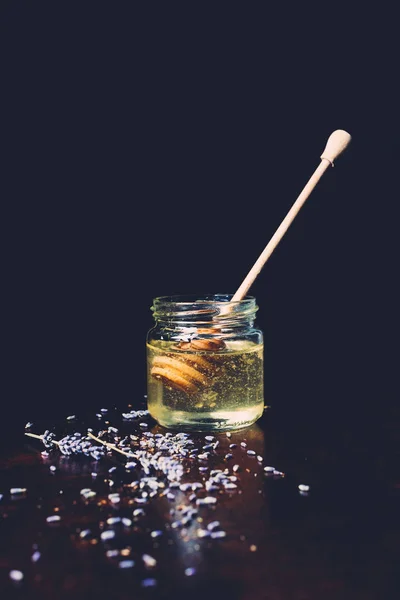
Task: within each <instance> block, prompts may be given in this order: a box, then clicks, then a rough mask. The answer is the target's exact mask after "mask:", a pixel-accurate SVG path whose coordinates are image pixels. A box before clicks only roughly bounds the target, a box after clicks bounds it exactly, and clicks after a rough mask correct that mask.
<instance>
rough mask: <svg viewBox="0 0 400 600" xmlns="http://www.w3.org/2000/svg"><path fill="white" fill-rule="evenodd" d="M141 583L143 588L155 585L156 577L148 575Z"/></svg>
mask: <svg viewBox="0 0 400 600" xmlns="http://www.w3.org/2000/svg"><path fill="white" fill-rule="evenodd" d="M141 585H142V587H144V588H148V587H155V586H156V585H157V579H153V578H152V577H149V578H148V579H143V580H142V583H141Z"/></svg>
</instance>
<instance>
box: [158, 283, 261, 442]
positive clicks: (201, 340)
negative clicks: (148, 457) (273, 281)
mask: <svg viewBox="0 0 400 600" xmlns="http://www.w3.org/2000/svg"><path fill="white" fill-rule="evenodd" d="M231 298H232V295H229V294H216V295H204V296H162V297H159V298H155V299H154V301H153V306H152V308H151V310H152V312H153V316H154V320H155V326H154V327H153V328H152V329H151V330H150V331H149V332H148V335H147V403H148V409H149V411H150V414H151V415H152V417H153V418H154V419H155V420H156V421H157V422H158V423H159V424H160V425H162V426H164V427H168V428H172V429H180V430H183V431H185V430H186V431H190V430H191V431H214V430H219V431H227V430H229V429H240V428H242V427H247V426H248V425H251V424H252V423H254V422H255V421H256V420H257V419H258V418H259V417H260V416H261V415H262V413H263V410H264V393H263V392H264V390H263V379H264V377H263V376H264V367H263V350H264V346H263V334H262V332H261V331H260V330H259V329H256V328H255V327H254V321H255V315H256V312H257V310H258V307H257V305H256V301H255V298H253V297H249V296H248V297H246V298H244V299H243V300H240V301H234V302H232V301H231Z"/></svg>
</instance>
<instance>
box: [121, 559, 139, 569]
mask: <svg viewBox="0 0 400 600" xmlns="http://www.w3.org/2000/svg"><path fill="white" fill-rule="evenodd" d="M118 566H119V568H120V569H131V568H132V567H134V566H135V561H134V560H121V561H120V562H119V563H118Z"/></svg>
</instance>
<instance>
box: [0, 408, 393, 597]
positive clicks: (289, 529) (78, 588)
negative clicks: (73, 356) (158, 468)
mask: <svg viewBox="0 0 400 600" xmlns="http://www.w3.org/2000/svg"><path fill="white" fill-rule="evenodd" d="M107 418H108V419H109V422H110V423H111V424H113V425H114V424H115V425H116V426H118V427H119V428H121V430H124V431H125V433H134V431H138V430H139V432H140V431H143V429H142V430H140V429H138V424H137V422H135V423H130V422H123V423H119V422H118V423H115V420H114V413H113V414H111V413H110V414H109V415H108V416H107V417H105V419H107ZM91 420H92V422H93V423H94V424H93V423H92V425H91V426H92V427H93V428H97V431H98V430H99V428H100V424H99V422H98V421H96V419H95V418H94V415H92V418H91ZM148 422H149V429H148V430H149V431H150V432H153V433H157V432H162V433H165V430H164V431H163V430H162V429H160V428H159V427H158V426H157V425H156V424H155V423H154V422H152V421H151V420H149V421H148ZM85 424H86V425H87V423H86V422H85ZM85 424H84V423H83V422H82V423H81V422H80V421H79V419H78V420H77V421H76V422H72V423H70V422H68V423H67V424H66V421H65V418H64V420H61V421H60V423H56V424H55V428H54V430H55V432H57V431H58V432H59V431H60V428H64V430H69V431H70V432H73V431H74V430H78V431H79V430H82V427H83V428H84V426H86V425H85ZM47 425H48V424H46V423H34V425H33V427H32V428H31V431H35V432H37V433H42V432H43V427H46V426H47ZM139 435H140V433H139ZM204 435H205V434H204ZM204 435H203V434H196V435H193V436H191V437H193V440H194V441H195V445H196V447H201V445H203V444H205V443H207V442H205V441H204ZM216 438H217V439H218V440H219V441H220V444H219V446H218V447H217V448H216V449H215V451H214V450H213V451H212V452H211V455H210V457H209V458H208V459H207V461H206V462H205V465H206V466H207V465H208V466H209V469H222V470H224V469H228V470H229V474H230V475H232V474H234V475H237V477H238V482H237V484H238V487H237V488H236V489H233V490H229V491H227V490H219V491H212V492H210V493H209V494H208V495H212V496H214V497H216V498H217V502H216V504H215V505H214V504H213V505H208V506H199V507H198V511H199V512H198V515H197V517H196V516H195V517H194V518H193V519H192V520H191V521H190V522H189V523H188V524H187V525H186V526H184V527H177V528H174V527H173V526H172V523H173V522H174V521H176V520H177V512H175V514H173V513H171V510H175V511H178V513H179V510H178V508H179V506H182V505H188V504H190V500H189V499H188V498H189V496H190V493H188V492H185V491H181V490H179V489H174V490H172V496H174V497H175V499H174V500H173V499H172V496H171V499H169V498H168V497H167V496H160V494H159V495H156V496H155V497H154V498H152V499H151V500H150V501H149V502H148V503H147V504H146V505H145V506H143V510H144V514H142V515H140V516H136V517H134V516H133V511H134V510H135V509H136V508H137V507H138V506H137V505H136V504H135V500H134V496H133V495H132V494H131V488H129V487H126V484H127V483H129V477H130V478H131V480H135V479H136V480H137V479H138V476H137V474H136V475H135V474H134V473H133V472H132V473H129V474H127V472H126V469H125V467H124V464H125V462H126V459H125V458H124V456H122V455H118V454H117V453H115V452H113V453H112V454H111V455H110V456H108V457H106V458H104V459H101V460H99V461H94V460H92V459H90V458H88V457H85V456H79V457H77V456H62V455H60V453H59V451H58V450H55V451H52V452H51V453H50V455H49V456H48V457H46V456H42V454H41V451H42V450H43V449H44V448H43V446H42V444H41V441H40V440H36V439H31V438H27V437H25V436H24V429H23V427H22V429H21V431H20V432H19V434H17V435H15V436H13V437H12V439H11V438H10V440H9V442H8V444H7V446H6V448H4V450H3V451H2V458H1V462H0V468H1V472H0V494H2V498H1V500H0V598H2V599H3V598H4V599H7V600H8V599H10V600H12V599H14V598H27V599H31V598H32V599H36V598H37V599H39V598H40V599H42V600H47V599H55V598H57V599H67V598H68V599H69V598H71V599H72V598H74V599H76V600H80V599H81V598H82V599H83V598H99V599H103V598H104V599H105V598H107V599H110V598H116V599H121V600H122V599H128V598H129V599H130V598H157V599H158V598H181V597H182V598H196V599H197V598H199V599H200V598H202V599H204V600H207V599H209V598H220V597H222V598H230V599H232V600H234V599H237V600H239V599H240V600H258V599H270V600H278V599H279V600H282V599H284V600H286V599H295V600H306V599H307V600H333V599H334V600H346V599H349V600H358V599H360V600H361V599H362V600H372V599H374V600H375V599H379V600H386V599H388V600H389V599H392V598H393V599H394V598H399V597H400V587H399V580H398V574H397V573H398V571H400V567H399V564H400V552H399V551H400V544H399V541H400V528H399V524H400V478H399V445H398V441H399V432H398V413H397V412H396V411H394V410H393V411H390V410H389V411H387V414H386V415H385V418H384V419H382V418H381V419H379V418H375V417H374V413H373V411H370V414H369V416H366V415H360V414H356V413H353V414H342V415H337V414H336V416H332V415H329V414H328V416H326V417H324V412H323V411H322V410H321V411H319V412H318V414H317V415H314V416H313V418H312V419H311V417H310V414H302V413H301V411H300V410H298V411H297V413H296V414H294V415H290V417H289V415H284V414H282V413H281V414H278V413H275V412H274V410H273V409H271V410H266V412H265V414H264V416H263V417H262V418H261V419H260V420H259V421H258V423H257V424H256V425H254V426H252V427H250V428H248V429H246V430H242V431H240V432H236V433H232V437H231V438H228V437H227V436H226V435H225V434H223V433H221V434H218V435H216ZM243 441H244V442H245V443H246V444H247V447H246V448H245V447H243V446H241V442H243ZM232 443H236V444H238V446H237V447H236V448H233V449H230V448H229V444H232ZM249 449H250V450H254V451H255V452H256V456H252V455H249V454H248V453H247V450H249ZM228 452H231V453H232V454H233V457H232V458H226V454H227V453H228ZM257 455H258V456H260V457H262V459H263V460H262V462H261V460H260V459H258V458H257ZM200 464H202V465H203V467H204V464H203V463H201V461H200V462H199V461H198V460H197V459H190V460H186V462H185V469H186V471H187V472H186V473H185V474H184V476H183V478H182V482H184V481H200V482H202V481H204V479H205V478H207V477H209V471H208V472H207V471H205V470H203V471H201V472H199V471H198V466H199V465H200ZM233 465H239V466H240V470H238V471H237V472H235V473H234V472H233V471H232V467H233ZM267 465H269V466H274V467H275V468H276V470H277V471H281V472H283V473H284V474H285V476H284V477H282V476H279V475H278V476H276V475H275V476H273V475H272V476H271V475H267V474H266V473H265V471H264V467H265V466H267ZM50 466H54V467H56V469H55V470H54V469H53V470H51V469H50ZM113 467H116V469H115V470H113V472H112V474H111V473H110V472H109V469H110V468H111V469H112V468H113ZM93 472H96V473H97V476H96V477H93V475H92V473H93ZM110 479H112V480H113V481H114V484H113V485H111V486H110V483H109V480H110ZM124 484H125V487H124ZM299 484H306V485H309V486H310V490H309V492H308V494H302V493H300V490H299V488H298V486H299ZM13 487H20V488H26V493H24V494H20V495H14V496H12V495H11V494H10V489H11V488H13ZM82 488H90V489H92V490H93V491H95V492H96V496H95V497H93V498H89V499H85V498H84V497H82V494H81V490H82ZM110 490H111V491H113V492H114V493H115V492H120V494H121V502H120V503H117V504H112V503H111V502H110V501H109V499H108V494H109V493H110ZM202 495H203V496H205V495H207V493H204V492H203V491H197V496H198V497H199V498H200V497H201V496H202ZM192 505H193V506H195V505H194V504H193V500H192ZM50 515H59V516H60V517H61V519H60V521H58V522H53V523H48V522H47V520H46V518H47V517H48V516H50ZM118 516H123V517H125V518H127V519H130V520H131V521H132V523H131V524H130V523H129V521H126V523H127V526H124V525H121V524H114V525H107V523H106V521H107V519H108V518H110V517H118ZM215 520H218V521H219V522H220V527H219V529H220V530H223V531H225V532H226V537H224V538H219V539H218V538H217V539H211V538H210V537H204V538H199V537H198V533H197V532H198V529H205V528H206V526H207V524H209V523H210V522H212V521H215ZM86 529H90V531H91V534H90V535H88V537H87V538H82V537H81V536H80V533H81V532H82V531H84V530H86ZM109 529H113V530H115V532H116V534H115V537H114V538H113V539H110V540H106V541H104V540H102V538H101V532H102V531H104V530H109ZM154 530H159V531H162V535H160V537H157V538H153V537H151V532H152V531H154ZM113 549H114V550H115V549H117V550H118V552H117V553H114V556H113V555H112V554H113V553H112V552H111V553H110V552H109V550H113ZM107 552H108V554H107ZM110 554H111V555H110ZM143 554H148V555H150V556H152V557H153V558H155V559H156V561H157V563H156V565H155V566H154V567H150V566H147V567H146V565H145V563H144V561H143ZM32 557H33V558H32ZM35 558H36V560H35ZM123 561H134V566H132V567H131V566H130V565H131V564H132V563H129V562H128V563H126V562H125V563H123V564H125V566H127V568H121V565H120V563H121V562H123ZM188 569H189V571H188ZM190 569H191V570H190ZM15 570H17V571H20V572H21V573H22V574H23V579H22V580H21V581H20V582H18V581H15V580H13V579H12V578H11V577H10V572H13V571H15ZM149 579H150V580H152V581H150V582H149V581H148V580H149ZM143 582H145V583H143ZM146 583H147V584H149V583H153V584H154V585H151V586H149V587H144V585H145V584H146Z"/></svg>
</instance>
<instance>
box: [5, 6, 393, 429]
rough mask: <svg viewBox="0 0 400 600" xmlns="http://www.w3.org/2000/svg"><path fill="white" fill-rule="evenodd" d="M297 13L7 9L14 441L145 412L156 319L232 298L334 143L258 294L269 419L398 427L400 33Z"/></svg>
mask: <svg viewBox="0 0 400 600" xmlns="http://www.w3.org/2000/svg"><path fill="white" fill-rule="evenodd" d="M304 10H305V9H304V7H301V8H299V7H298V8H294V7H289V6H287V5H282V6H281V8H280V9H279V8H276V7H275V8H274V9H273V8H271V6H270V3H240V4H239V3H238V4H237V5H236V4H235V3H223V2H221V3H219V2H216V3H212V2H210V3H193V4H192V3H151V4H148V3H124V2H121V3H113V2H109V3H102V2H68V3H54V2H39V3H36V2H17V3H16V2H9V3H5V4H3V8H2V11H1V25H0V28H1V29H0V33H1V35H0V46H1V52H0V57H1V75H0V76H1V98H2V99H1V104H2V108H1V130H2V132H1V141H0V144H1V153H2V156H1V171H2V175H1V183H0V186H1V197H2V200H1V203H2V206H3V211H4V216H3V218H2V225H3V227H4V234H3V241H4V250H3V259H4V261H3V263H4V269H3V277H2V280H3V286H2V287H3V292H2V296H3V299H4V300H5V301H6V305H5V308H4V309H3V313H2V316H3V324H4V330H5V335H4V336H3V340H4V356H5V357H4V360H3V369H2V371H3V375H2V378H3V383H4V384H5V385H4V388H3V389H4V391H3V393H2V407H3V408H2V410H3V415H4V418H5V422H7V420H8V422H9V423H11V422H12V423H14V424H15V425H16V426H18V427H21V426H23V424H24V423H25V422H26V421H27V420H35V418H36V417H37V416H39V415H43V414H45V413H46V414H47V415H52V414H54V415H60V414H61V415H66V414H71V413H74V412H76V411H79V410H80V409H81V408H82V407H88V408H90V407H93V408H95V409H99V408H100V407H102V406H111V405H121V406H122V405H125V404H126V403H128V402H131V403H133V404H135V403H138V402H140V401H141V400H142V399H143V394H144V393H145V336H146V332H147V330H148V329H149V328H150V327H151V325H152V317H151V312H150V306H151V303H152V299H153V298H154V297H155V296H158V295H166V294H175V293H197V292H200V293H201V292H234V291H235V290H236V288H237V287H238V286H239V284H240V282H241V281H242V279H243V278H244V276H245V274H246V273H247V271H248V269H249V268H250V267H251V265H252V264H253V262H254V261H255V259H256V258H257V256H258V255H259V253H260V252H261V250H262V249H263V247H264V246H265V245H266V243H267V241H268V240H269V239H270V237H271V236H272V234H273V233H274V231H275V229H276V228H277V226H278V225H279V223H280V222H281V220H282V219H283V217H284V216H285V214H286V212H287V211H288V209H289V208H290V206H291V204H292V203H293V202H294V200H295V199H296V197H297V195H298V194H299V192H300V191H301V189H302V188H303V186H304V185H305V183H306V181H307V180H308V178H309V177H310V175H311V174H312V172H313V171H314V169H315V168H316V167H317V165H318V163H319V156H320V154H321V153H322V150H323V148H324V146H325V142H326V140H327V138H328V136H329V135H330V133H331V132H332V131H333V130H335V129H337V128H341V129H346V130H348V131H349V132H350V133H351V134H352V136H353V141H352V144H351V146H350V147H349V149H348V150H347V151H346V153H345V154H343V156H342V157H340V159H338V161H337V164H336V166H335V168H334V169H330V170H329V171H328V172H327V173H326V175H325V176H324V178H323V180H322V181H321V182H320V184H319V185H318V187H317V189H316V190H315V191H314V192H313V194H312V196H311V197H310V199H309V201H308V202H307V204H306V206H305V207H304V209H303V210H302V211H301V214H300V215H299V216H298V218H297V219H296V221H295V223H294V224H293V225H292V227H291V228H290V230H289V232H288V233H287V235H286V236H285V238H284V240H283V241H282V243H281V245H280V246H279V248H278V249H277V251H276V252H275V253H274V255H273V256H272V258H271V259H270V261H269V263H268V265H267V266H266V267H265V269H264V270H263V272H262V274H261V275H260V276H259V278H258V280H257V282H256V283H255V285H254V286H253V288H252V290H251V293H252V294H253V295H255V296H256V298H257V301H258V305H259V307H260V309H259V313H258V320H257V322H258V325H259V326H260V327H261V328H262V329H263V330H264V333H265V341H266V353H265V359H266V362H265V387H266V398H265V399H266V403H267V404H269V405H271V406H272V407H273V408H274V410H276V411H278V412H281V414H282V415H284V416H285V417H286V418H288V419H290V418H293V419H296V418H297V417H298V416H300V415H303V417H304V415H305V418H306V419H307V418H310V419H311V418H315V419H316V421H315V422H316V424H318V423H321V422H323V420H324V419H331V418H338V419H339V420H340V419H347V418H352V419H354V422H355V424H360V423H361V424H362V423H363V422H366V420H368V418H370V421H369V422H371V423H372V422H374V420H375V419H376V418H377V416H379V415H381V414H383V413H386V414H389V413H391V412H393V411H394V410H395V407H396V401H397V396H398V394H397V385H396V369H397V364H398V352H397V350H396V348H397V339H398V336H397V331H398V327H397V307H398V297H396V290H397V280H398V260H397V258H398V251H397V236H398V234H397V230H398V224H397V222H396V214H397V205H398V178H397V176H396V171H397V169H398V163H399V158H400V156H399V154H400V153H399V141H398V140H399V138H398V122H397V118H396V106H397V99H396V96H395V87H396V62H397V61H396V52H397V48H396V43H395V39H396V38H395V36H394V35H392V33H391V23H392V22H393V21H392V18H391V15H388V14H385V15H378V16H377V15H376V14H375V13H373V12H372V11H371V13H367V12H366V11H367V9H366V8H365V7H363V12H362V13H356V14H354V15H351V14H349V12H347V14H344V15H343V14H342V15H339V14H338V13H336V12H335V7H330V9H329V10H328V9H327V10H326V13H324V12H321V13H319V14H315V13H314V14H311V12H310V14H306V13H305V12H304ZM3 428H4V427H3ZM6 429H7V427H6Z"/></svg>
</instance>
